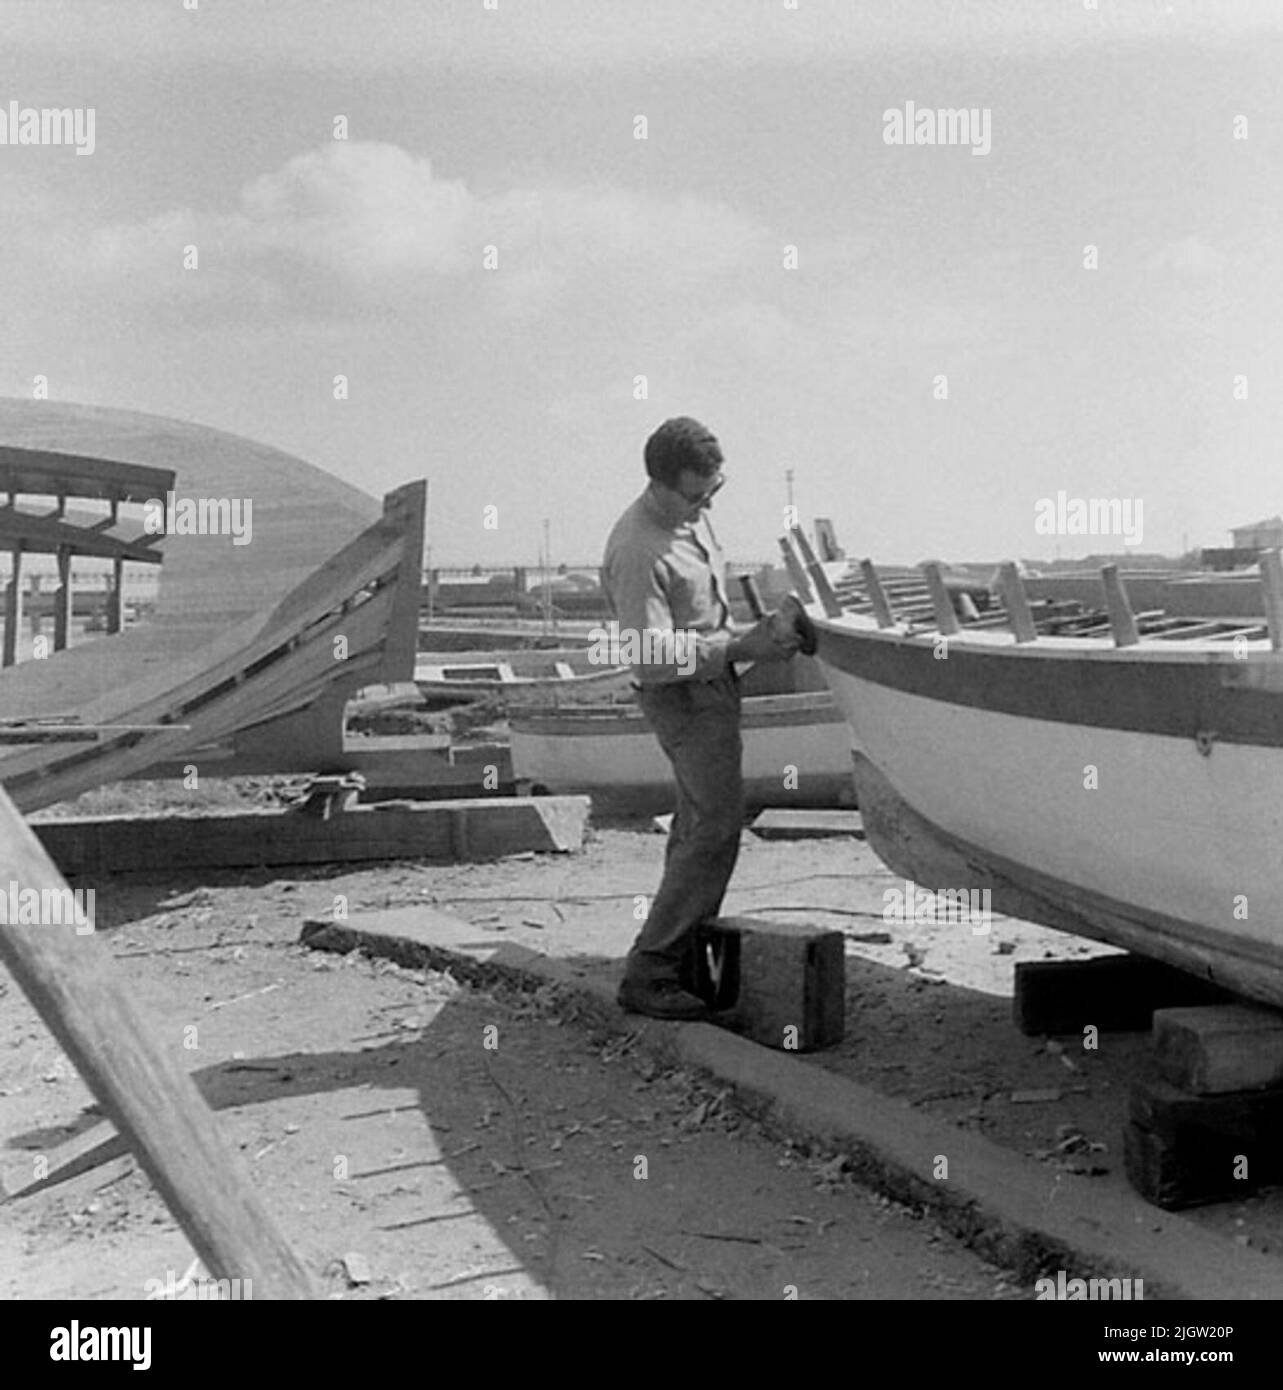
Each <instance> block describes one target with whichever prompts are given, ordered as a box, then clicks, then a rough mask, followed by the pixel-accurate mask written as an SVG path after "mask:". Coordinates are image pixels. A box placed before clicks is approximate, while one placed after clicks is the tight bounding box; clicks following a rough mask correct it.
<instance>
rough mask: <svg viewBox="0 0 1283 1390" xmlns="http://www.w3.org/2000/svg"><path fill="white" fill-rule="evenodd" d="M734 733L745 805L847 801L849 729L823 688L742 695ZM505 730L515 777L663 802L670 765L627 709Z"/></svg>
mask: <svg viewBox="0 0 1283 1390" xmlns="http://www.w3.org/2000/svg"><path fill="white" fill-rule="evenodd" d="M742 732H743V740H744V761H743V767H744V783H745V794H746V798H747V800H748V802H749V804H750V806H851V805H854V803H855V792H854V784H853V780H852V775H851V751H850V749H851V740H850V732H849V730H848V728H847V726H846V724H845V722H844V721H843V719H842V715H841V713H840V711H839V710H838V708H837V706H836V705H835V704H834V703H833V700H832V697H831V696H830V695H829V694H828V693H827V692H818V693H817V692H811V693H806V694H799V695H772V696H761V697H755V698H749V699H746V700H745V701H744V704H743V724H742ZM510 738H511V747H512V765H513V776H514V777H515V778H516V780H517V783H518V785H522V784H527V785H529V786H531V787H533V788H536V789H542V790H545V791H547V792H550V793H554V794H566V793H587V794H589V795H591V796H592V797H593V799H594V802H595V803H596V804H598V805H600V806H603V807H610V808H612V809H628V810H635V811H639V812H640V811H647V812H649V811H654V810H661V811H662V810H671V809H672V806H673V796H674V793H673V772H672V768H671V767H670V766H669V763H668V760H667V758H665V756H664V754H663V751H662V750H661V749H660V746H659V743H658V741H657V740H656V738H655V735H654V734H653V733H652V732H651V729H650V727H649V725H647V723H646V722H645V719H644V718H643V717H642V715H641V712H640V711H639V710H638V709H636V708H635V707H628V706H625V707H620V708H618V709H615V710H610V711H594V710H583V711H569V710H567V711H550V712H548V713H547V714H543V715H535V716H530V717H527V718H518V719H513V720H512V721H511V735H510Z"/></svg>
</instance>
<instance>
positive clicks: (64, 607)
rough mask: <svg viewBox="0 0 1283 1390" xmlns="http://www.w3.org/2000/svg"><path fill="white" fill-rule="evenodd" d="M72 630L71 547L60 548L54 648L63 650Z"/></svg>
mask: <svg viewBox="0 0 1283 1390" xmlns="http://www.w3.org/2000/svg"><path fill="white" fill-rule="evenodd" d="M70 632H71V549H70V547H68V546H65V545H64V546H59V548H58V592H57V593H56V594H55V595H54V603H53V649H54V651H56V652H60V651H62V650H63V649H64V648H65V647H66V645H67V640H68V636H69V634H70Z"/></svg>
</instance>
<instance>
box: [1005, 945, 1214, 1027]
mask: <svg viewBox="0 0 1283 1390" xmlns="http://www.w3.org/2000/svg"><path fill="white" fill-rule="evenodd" d="M1231 998H1232V996H1231V995H1230V994H1228V993H1227V992H1226V991H1225V990H1222V989H1218V988H1217V987H1216V986H1215V985H1211V984H1208V983H1206V982H1205V981H1203V980H1200V979H1198V978H1197V977H1196V976H1194V975H1190V974H1188V973H1187V972H1186V971H1184V970H1176V969H1174V968H1173V967H1172V966H1170V965H1164V964H1163V963H1162V962H1161V961H1156V960H1150V959H1148V958H1147V957H1145V956H1131V955H1115V956H1096V957H1094V958H1092V959H1091V960H1052V961H1042V960H1039V961H1022V962H1020V963H1018V964H1017V966H1016V976H1015V997H1014V998H1013V1000H1012V1004H1013V1010H1014V1015H1015V1020H1016V1026H1017V1027H1018V1028H1019V1029H1020V1031H1021V1032H1022V1033H1026V1034H1039V1033H1081V1032H1082V1031H1083V1029H1084V1028H1086V1027H1088V1026H1092V1027H1095V1028H1098V1029H1099V1030H1100V1031H1101V1032H1102V1033H1126V1032H1141V1031H1143V1030H1144V1029H1146V1028H1148V1027H1149V1026H1150V1024H1151V1022H1152V1020H1153V1016H1154V1011H1155V1009H1163V1008H1171V1007H1178V1006H1181V1005H1200V1004H1214V1003H1224V1002H1228V1001H1229V1000H1231Z"/></svg>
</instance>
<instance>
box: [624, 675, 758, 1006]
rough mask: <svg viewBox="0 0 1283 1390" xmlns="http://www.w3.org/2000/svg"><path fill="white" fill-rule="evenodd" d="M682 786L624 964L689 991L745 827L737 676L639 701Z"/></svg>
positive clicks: (637, 975) (651, 692) (646, 691)
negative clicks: (659, 869)
mask: <svg viewBox="0 0 1283 1390" xmlns="http://www.w3.org/2000/svg"><path fill="white" fill-rule="evenodd" d="M637 701H638V704H639V705H640V706H641V710H642V713H643V714H644V715H645V717H646V721H647V723H648V724H649V725H650V727H651V728H652V729H653V730H654V732H655V736H656V737H657V738H658V739H659V744H660V747H661V748H662V749H663V750H664V753H665V755H666V756H667V758H668V761H669V762H670V763H671V764H672V767H673V775H674V777H675V778H676V779H677V811H676V814H675V815H674V816H673V824H672V829H671V830H670V831H669V834H668V846H667V849H666V850H665V857H664V877H663V880H662V881H661V883H660V885H659V890H658V891H657V892H656V894H655V899H654V902H652V904H651V908H650V912H649V914H648V915H647V917H646V924H645V926H643V927H642V929H641V932H640V934H639V935H638V937H637V940H636V941H635V942H634V943H633V947H632V950H631V951H630V952H629V953H628V959H627V961H626V962H625V972H626V974H627V976H628V978H629V979H632V980H635V981H637V982H638V983H649V982H651V981H654V980H656V979H661V978H663V979H677V980H680V981H682V982H683V983H684V984H686V985H687V987H688V988H689V987H690V981H691V975H690V973H689V972H690V971H691V969H692V967H693V965H694V950H695V944H696V935H697V933H696V928H697V927H698V926H699V924H700V923H701V922H703V921H705V920H707V919H708V918H711V917H716V916H717V914H718V911H719V910H720V909H721V906H722V899H723V897H724V896H725V895H726V887H727V884H728V883H729V882H730V879H731V874H732V873H733V872H734V870H735V861H736V859H737V858H738V857H739V847H740V833H741V831H742V830H743V827H744V774H743V769H742V767H741V759H742V756H743V745H742V743H741V740H740V696H739V690H738V688H737V683H736V680H735V677H734V676H733V675H726V676H723V677H720V678H719V679H717V680H714V681H678V682H675V683H674V684H672V685H662V686H644V687H642V688H641V689H640V690H639V691H638V694H637Z"/></svg>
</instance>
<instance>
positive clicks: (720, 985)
mask: <svg viewBox="0 0 1283 1390" xmlns="http://www.w3.org/2000/svg"><path fill="white" fill-rule="evenodd" d="M710 953H711V955H712V957H713V961H712V962H711V963H710V960H709V955H710ZM696 956H697V959H696V966H695V981H694V984H695V990H696V993H698V994H699V995H700V996H701V997H702V998H704V999H706V1000H707V1001H708V1002H709V1004H710V1006H711V1007H712V1008H714V1009H715V1010H718V1011H725V1012H724V1016H723V1017H721V1018H719V1019H717V1020H716V1021H717V1022H719V1023H722V1024H724V1025H725V1026H727V1027H730V1028H733V1029H734V1030H735V1031H736V1032H740V1033H743V1034H744V1035H745V1036H746V1037H749V1038H752V1039H753V1041H754V1042H760V1043H762V1044H763V1045H764V1046H766V1047H775V1048H779V1049H780V1050H782V1051H790V1052H791V1051H797V1052H809V1051H812V1050H813V1049H815V1048H818V1047H832V1046H833V1045H834V1044H835V1043H839V1042H841V1041H842V1037H843V1032H844V1028H845V1021H846V953H845V944H844V941H843V938H842V933H841V932H837V931H831V930H827V929H823V928H818V927H809V926H806V925H804V924H799V923H781V922H759V921H756V920H755V919H753V918H751V917H719V918H717V919H716V920H714V921H712V922H710V923H708V924H707V925H706V926H705V927H704V928H703V932H702V946H701V949H699V950H698V951H697V953H696ZM714 968H718V969H720V980H718V981H715V980H714V979H713V977H712V976H713V969H714Z"/></svg>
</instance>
